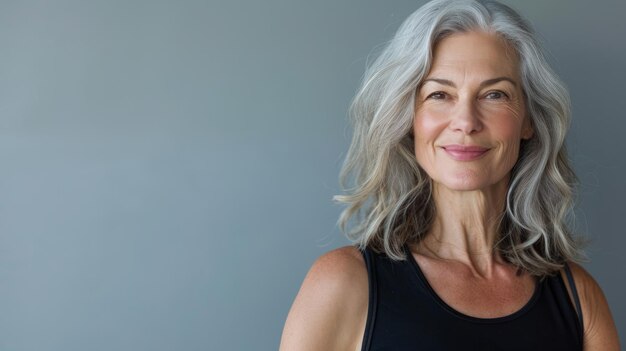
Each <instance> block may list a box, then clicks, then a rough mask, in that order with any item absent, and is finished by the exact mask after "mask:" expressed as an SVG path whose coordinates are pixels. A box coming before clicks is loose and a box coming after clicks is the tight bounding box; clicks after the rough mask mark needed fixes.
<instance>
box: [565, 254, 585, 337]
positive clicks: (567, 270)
mask: <svg viewBox="0 0 626 351" xmlns="http://www.w3.org/2000/svg"><path fill="white" fill-rule="evenodd" d="M564 268H565V276H566V277H567V282H568V283H569V286H570V289H571V290H572V297H573V299H574V304H575V306H576V315H577V316H578V321H579V322H580V327H581V329H582V330H584V328H583V311H582V308H581V307H580V298H579V297H578V290H576V284H575V283H574V276H573V275H572V270H571V269H570V267H569V264H567V263H565V267H564Z"/></svg>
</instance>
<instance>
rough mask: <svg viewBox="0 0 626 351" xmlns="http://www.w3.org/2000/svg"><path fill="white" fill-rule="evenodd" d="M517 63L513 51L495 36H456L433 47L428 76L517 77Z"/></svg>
mask: <svg viewBox="0 0 626 351" xmlns="http://www.w3.org/2000/svg"><path fill="white" fill-rule="evenodd" d="M518 61H519V60H518V59H517V55H516V54H515V50H513V49H512V48H511V46H510V45H509V44H508V43H507V42H506V41H505V40H503V39H502V38H501V37H499V36H498V35H496V34H491V33H485V32H467V33H456V34H452V35H450V36H447V37H445V38H443V39H441V40H440V41H439V42H438V43H437V45H436V46H435V48H434V53H433V63H432V65H431V71H430V72H429V76H432V75H441V74H457V73H459V74H466V73H473V74H483V75H497V76H502V75H504V76H511V77H517V75H518V72H519V64H518ZM468 71H469V72H468ZM442 78H445V77H442Z"/></svg>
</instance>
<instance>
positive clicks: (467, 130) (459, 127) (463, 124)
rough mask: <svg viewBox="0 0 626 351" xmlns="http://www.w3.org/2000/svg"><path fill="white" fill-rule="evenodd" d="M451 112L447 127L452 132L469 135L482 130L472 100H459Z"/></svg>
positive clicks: (474, 103)
mask: <svg viewBox="0 0 626 351" xmlns="http://www.w3.org/2000/svg"><path fill="white" fill-rule="evenodd" d="M451 112H452V114H451V116H450V124H449V125H448V127H449V128H450V129H452V130H453V131H460V132H462V133H464V134H468V135H469V134H474V133H478V132H480V131H481V130H482V129H483V125H482V122H481V120H480V118H479V113H478V111H477V108H476V102H475V101H474V100H473V99H463V100H459V101H458V102H457V104H456V106H455V108H454V110H453V111H451Z"/></svg>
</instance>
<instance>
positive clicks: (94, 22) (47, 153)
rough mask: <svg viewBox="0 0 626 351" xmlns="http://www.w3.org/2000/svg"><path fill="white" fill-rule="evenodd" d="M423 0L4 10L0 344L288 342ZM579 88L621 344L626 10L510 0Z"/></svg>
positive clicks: (578, 109)
mask: <svg viewBox="0 0 626 351" xmlns="http://www.w3.org/2000/svg"><path fill="white" fill-rule="evenodd" d="M422 3H423V1H402V0H394V1H377V2H374V1H362V0H345V1H335V0H323V1H293V0H291V1H287V0H267V1H230V2H227V1H221V2H215V1H193V0H188V1H149V0H131V1H127V0H124V1H121V0H113V1H112V0H106V1H105V0H96V1H78V0H76V1H71V0H59V1H43V0H42V1H35V0H20V1H2V2H0V165H1V167H2V171H1V172H0V349H1V350H29V351H30V350H33V351H35V350H37V351H42V350H63V351H73V350H81V351H82V350H154V351H156V350H273V349H276V348H277V347H278V343H279V339H280V334H281V330H282V326H283V323H284V320H285V317H286V315H287V312H288V309H289V307H290V305H291V302H292V301H293V298H294V297H295V294H296V292H297V290H298V288H299V285H300V283H301V281H302V279H303V278H304V275H305V273H306V271H307V270H308V268H309V267H310V265H311V263H312V262H313V261H314V259H315V258H316V257H318V256H319V255H321V254H322V253H324V252H326V251H328V250H330V249H332V248H335V247H338V246H342V245H346V244H347V241H346V240H345V239H343V237H342V236H341V234H340V233H339V232H338V230H337V228H336V226H335V222H336V219H337V216H338V214H339V212H340V207H338V206H337V205H334V204H332V203H331V201H330V199H331V196H332V195H334V194H336V193H338V191H339V190H338V185H337V174H338V171H339V167H340V165H341V161H342V158H343V156H344V154H345V151H346V148H347V145H348V142H349V136H350V130H349V128H348V125H347V122H346V118H345V116H346V110H347V107H348V104H349V101H350V99H351V97H352V95H353V94H354V92H355V91H356V89H357V87H358V82H359V79H360V77H361V75H362V73H363V70H364V65H365V59H366V57H367V56H368V54H369V53H370V52H372V51H373V49H374V48H375V47H377V46H380V45H381V44H382V43H384V42H385V41H386V40H388V39H389V38H390V37H391V36H392V35H393V33H394V31H395V30H396V28H397V27H398V25H399V24H400V23H401V21H402V20H403V19H404V18H406V17H407V16H408V15H409V14H410V13H411V12H412V11H414V10H415V9H417V8H418V7H419V6H420V5H421V4H422ZM508 3H510V4H512V5H513V6H514V7H516V8H518V9H519V10H520V11H521V13H522V14H523V15H525V16H526V17H528V18H529V19H530V20H531V21H532V22H533V23H534V24H535V26H536V27H537V30H538V32H539V33H540V35H541V37H542V38H543V40H544V42H545V46H546V47H547V48H548V49H549V51H550V52H551V56H550V60H551V62H553V64H554V65H555V69H556V70H557V72H558V73H559V74H560V75H561V76H562V78H563V80H564V81H565V82H566V83H567V84H568V86H569V88H570V91H571V95H572V98H573V112H574V113H573V118H574V122H573V126H572V130H571V134H570V138H569V146H570V152H571V158H572V160H573V162H574V164H575V166H576V169H577V171H578V174H579V176H580V179H581V184H582V185H581V188H580V197H579V203H580V207H579V210H578V213H579V217H578V218H579V221H578V223H579V229H580V230H581V231H582V232H585V233H587V234H588V235H589V237H591V238H592V239H593V245H592V246H591V247H590V248H589V250H588V253H589V256H590V258H591V262H590V263H589V264H587V265H586V267H587V269H588V270H589V271H590V272H591V273H592V274H593V275H594V277H595V278H596V279H597V281H598V282H599V283H600V284H601V286H602V287H603V288H604V291H605V293H606V295H607V297H608V300H609V302H610V304H611V307H612V310H613V313H614V315H615V319H616V321H617V324H618V328H619V329H620V333H621V335H622V337H624V336H626V329H625V328H626V306H625V302H624V299H623V297H624V296H626V285H625V283H624V281H623V278H624V268H626V258H625V256H624V255H623V251H624V246H625V244H626V238H625V237H624V230H623V229H622V228H623V226H624V225H623V223H622V221H623V220H624V218H625V216H624V214H625V213H624V212H625V211H624V209H625V207H624V205H623V201H624V199H625V198H626V189H625V186H624V181H623V177H624V173H625V171H626V169H625V166H626V164H625V161H624V156H623V155H622V153H623V152H624V151H625V150H626V141H624V140H625V139H624V138H623V133H624V131H625V130H626V116H625V114H626V98H624V91H625V89H624V82H626V73H625V72H626V70H625V69H624V65H625V63H626V44H625V41H624V39H623V37H624V36H625V35H626V24H625V23H626V22H625V21H624V20H623V14H624V13H625V11H626V5H625V3H624V2H622V1H618V0H615V1H610V0H601V1H595V2H593V5H592V4H591V3H590V2H588V1H587V0H578V1H571V0H558V1H555V0H551V1H543V0H532V1H530V0H524V1H521V0H520V1H509V2H508Z"/></svg>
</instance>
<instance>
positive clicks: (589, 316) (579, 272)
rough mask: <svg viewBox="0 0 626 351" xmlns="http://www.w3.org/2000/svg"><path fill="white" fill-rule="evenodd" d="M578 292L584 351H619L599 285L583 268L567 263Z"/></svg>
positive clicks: (609, 313)
mask: <svg viewBox="0 0 626 351" xmlns="http://www.w3.org/2000/svg"><path fill="white" fill-rule="evenodd" d="M569 266H570V268H571V270H572V275H573V277H574V284H576V288H577V290H578V295H579V298H580V305H581V309H582V311H581V312H582V315H583V326H584V349H585V351H595V350H602V351H611V350H619V349H620V347H619V338H618V335H617V329H616V327H615V322H614V321H613V317H612V316H611V311H610V309H609V305H608V302H607V300H606V297H605V296H604V293H603V292H602V289H601V288H600V285H598V283H597V282H596V281H595V279H593V277H592V276H591V274H589V273H588V272H587V271H586V270H585V269H584V268H582V267H581V266H580V265H578V264H576V263H572V262H570V263H569Z"/></svg>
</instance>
